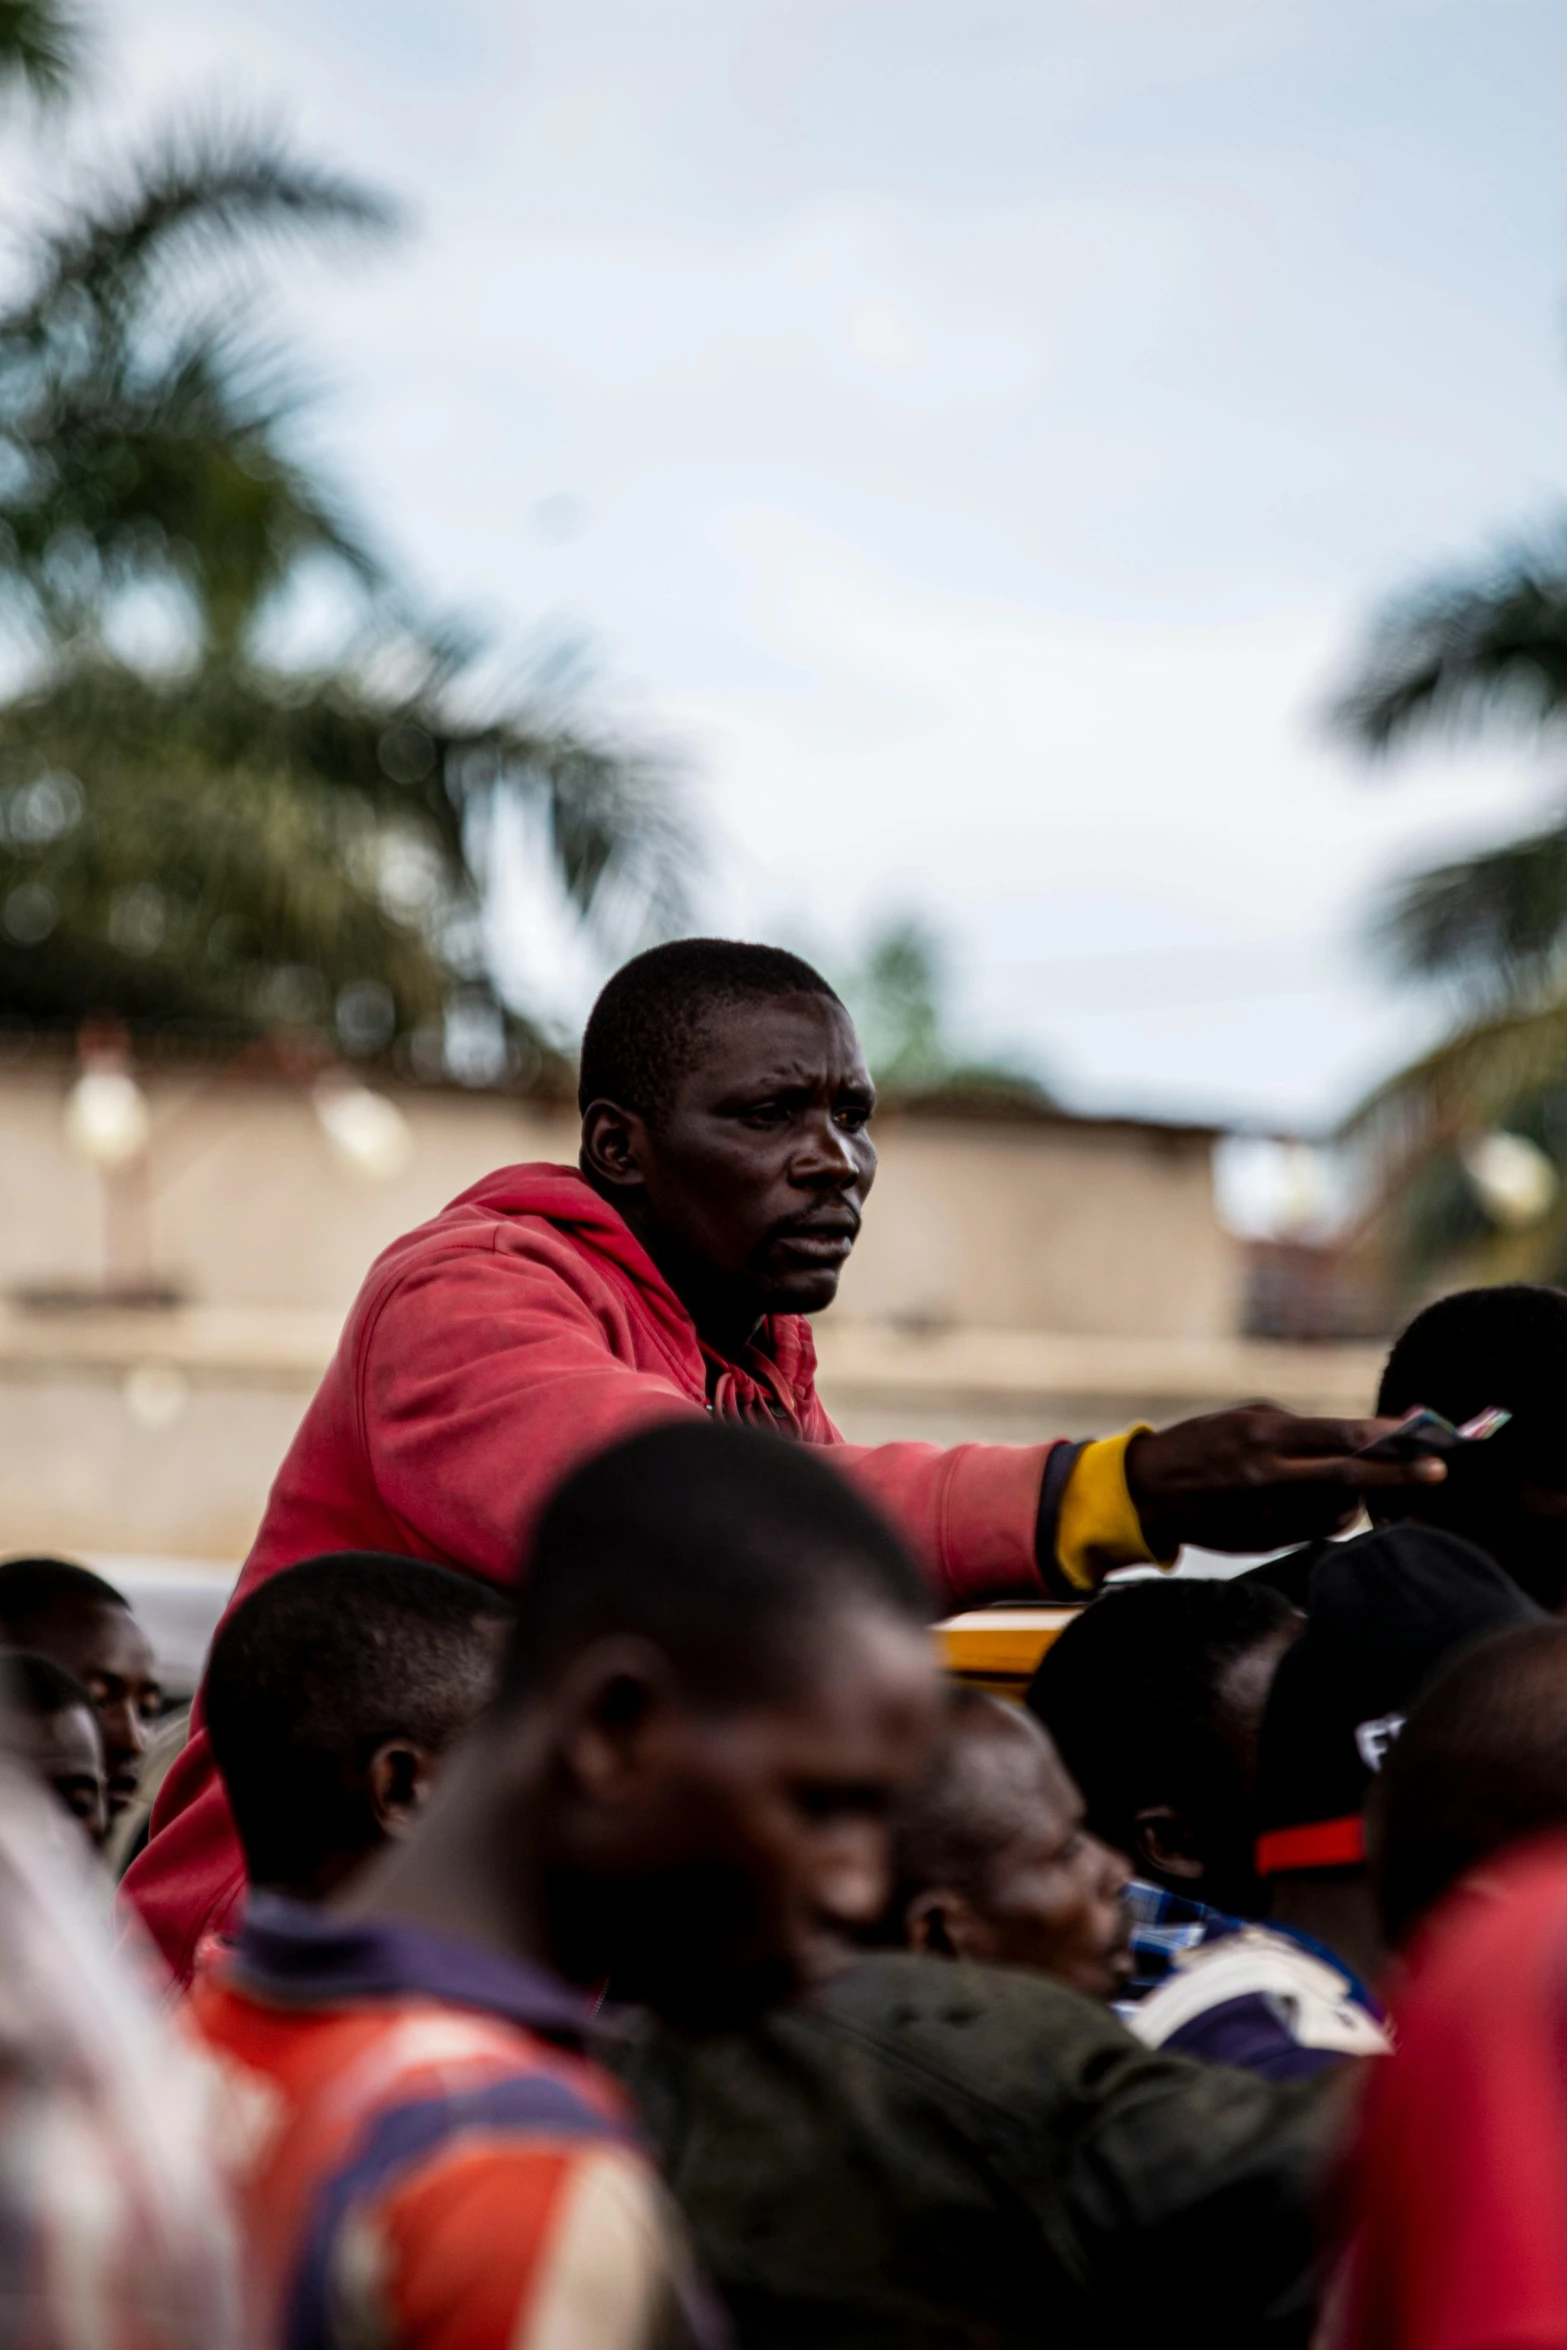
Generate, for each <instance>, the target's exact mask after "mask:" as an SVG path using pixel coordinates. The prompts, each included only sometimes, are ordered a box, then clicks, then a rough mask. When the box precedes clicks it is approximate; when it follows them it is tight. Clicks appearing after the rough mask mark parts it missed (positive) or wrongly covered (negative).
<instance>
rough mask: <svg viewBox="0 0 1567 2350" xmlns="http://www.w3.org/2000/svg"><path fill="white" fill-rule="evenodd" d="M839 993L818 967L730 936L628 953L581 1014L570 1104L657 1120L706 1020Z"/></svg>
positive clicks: (685, 1068)
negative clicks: (739, 1007)
mask: <svg viewBox="0 0 1567 2350" xmlns="http://www.w3.org/2000/svg"><path fill="white" fill-rule="evenodd" d="M791 995H819V996H826V997H827V998H828V999H829V1000H830V1001H831V1002H832V1003H837V1002H838V1001H839V997H838V995H837V993H836V991H835V990H834V989H833V988H831V987H829V986H828V984H827V982H826V980H825V979H824V978H823V977H822V975H821V973H820V972H819V971H815V970H813V969H812V968H811V965H810V964H809V963H806V962H802V960H801V959H800V957H799V956H798V955H791V954H789V953H788V952H787V951H786V950H785V949H784V948H783V947H764V946H749V945H746V944H745V943H743V942H742V941H741V940H739V939H732V938H681V939H675V940H673V941H672V942H671V943H670V944H669V945H667V946H661V947H650V948H649V949H648V951H647V953H646V954H644V955H634V956H633V957H632V959H631V961H630V962H629V963H625V964H623V965H622V966H621V968H620V969H619V970H618V971H617V972H616V973H615V976H614V978H613V979H611V980H610V981H609V982H608V984H607V985H606V986H605V988H604V990H603V992H602V994H601V995H600V996H599V999H598V1002H597V1003H596V1004H595V1005H594V1007H593V1009H592V1011H591V1012H590V1013H589V1014H588V1024H587V1027H586V1029H585V1030H584V1032H583V1038H582V1060H581V1066H580V1073H579V1076H578V1081H577V1103H578V1107H579V1108H580V1109H582V1110H584V1111H585V1110H586V1109H587V1108H588V1105H589V1104H590V1103H591V1102H600V1101H603V1102H613V1103H614V1104H615V1105H616V1107H617V1108H618V1109H622V1110H635V1111H636V1112H637V1113H638V1114H639V1115H640V1116H641V1117H643V1118H648V1119H654V1120H656V1119H658V1118H660V1117H662V1116H663V1115H664V1113H665V1112H666V1111H667V1110H668V1108H669V1106H670V1104H671V1102H672V1101H673V1099H674V1097H675V1094H676V1092H677V1091H678V1090H679V1086H680V1082H681V1080H682V1078H684V1076H685V1075H686V1073H687V1071H688V1070H689V1069H691V1068H692V1066H693V1065H694V1063H695V1061H696V1059H697V1057H698V1055H699V1052H700V1049H701V1044H702V1039H703V1036H704V1034H705V1031H706V1028H707V1025H708V1022H709V1021H710V1020H711V1018H712V1017H713V1015H714V1014H715V1013H717V1012H725V1011H728V1010H729V1008H730V1007H731V1006H732V1005H735V1004H751V1003H765V1002H768V1001H770V1000H772V999H773V998H775V997H778V996H791Z"/></svg>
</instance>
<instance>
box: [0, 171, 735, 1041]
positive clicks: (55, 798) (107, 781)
mask: <svg viewBox="0 0 1567 2350" xmlns="http://www.w3.org/2000/svg"><path fill="white" fill-rule="evenodd" d="M390 218H391V214H390V210H389V208H388V207H387V205H386V204H385V203H384V202H383V201H382V200H381V199H380V198H379V197H377V196H375V195H373V194H372V193H370V192H368V191H366V190H364V189H362V188H360V187H358V186H356V185H355V184H353V183H352V182H349V181H347V180H345V179H343V178H341V177H339V176H337V175H334V174H332V173H329V172H323V171H320V170H318V169H316V168H315V167H313V166H311V165H309V164H305V163H301V162H300V161H299V160H298V159H297V158H295V157H293V156H291V155H289V154H288V153H286V152H285V151H283V150H282V149H280V148H279V147H278V146H277V145H276V144H275V143H273V142H270V141H267V140H264V139H258V138H256V137H255V136H253V135H250V134H244V133H232V132H231V133H221V132H214V133H207V134H203V135H201V136H198V137H192V138H186V139H184V140H180V141H173V142H167V143H165V144H164V145H163V146H161V147H159V148H158V149H156V150H154V151H153V152H152V153H151V154H150V155H148V156H146V157H144V158H143V159H142V160H141V161H140V162H139V163H137V164H136V165H135V166H134V167H133V168H131V169H130V170H128V171H125V172H122V173H120V174H119V175H118V176H117V177H113V178H111V179H109V180H107V181H106V182H105V183H104V185H103V186H102V187H101V188H100V189H99V191H98V192H97V193H96V194H95V195H94V196H93V197H92V198H91V199H90V200H89V201H88V202H87V203H86V204H85V205H83V206H81V207H79V208H77V209H76V210H75V211H74V212H72V213H71V214H69V215H68V216H67V217H65V218H64V219H63V220H60V221H58V222H57V223H56V224H55V225H54V226H53V227H52V228H51V229H50V230H49V231H48V233H47V234H46V235H45V236H43V237H42V239H41V240H40V241H39V244H38V247H37V250H36V252H35V254H34V256H33V263H32V267H31V270H30V273H29V275H28V278H27V282H26V284H25V286H24V288H23V290H22V292H21V293H20V295H19V296H18V297H17V298H16V299H15V300H14V301H13V302H12V303H11V304H10V306H9V307H8V308H7V309H5V310H4V311H3V312H0V593H3V594H8V597H9V602H10V606H11V610H12V613H13V615H14V616H15V617H16V618H17V619H18V620H20V621H22V622H24V623H25V624H26V625H27V626H28V627H29V628H30V630H31V632H32V636H33V640H34V642H35V643H36V644H37V645H38V646H39V647H40V649H41V652H42V666H41V671H40V674H39V675H38V676H37V677H36V678H35V680H34V681H33V683H32V684H31V686H30V687H29V688H28V689H27V690H26V691H24V692H23V693H21V694H19V695H17V696H15V697H13V698H12V700H11V701H10V702H9V703H8V704H3V705H0V1008H3V1009H7V1010H9V1011H10V1013H11V1014H12V1016H13V1017H16V1016H21V1017H25V1018H26V1019H28V1020H30V1021H33V1022H44V1023H46V1024H49V1025H60V1024H63V1023H66V1022H73V1021H75V1020H78V1019H80V1018H81V1017H83V1016H84V1015H86V1014H89V1013H91V1012H95V1011H100V1010H114V1011H118V1012H120V1013H121V1014H122V1015H123V1016H125V1017H128V1018H131V1019H133V1020H135V1021H137V1022H139V1023H141V1022H145V1023H168V1022H178V1023H184V1024H186V1025H195V1026H198V1027H199V1026H208V1027H218V1028H224V1029H231V1028H238V1029H254V1028H256V1027H259V1026H265V1025H267V1024H268V1023H269V1022H275V1021H278V1020H288V1021H292V1022H294V1023H304V1024H306V1025H311V1026H315V1027H317V1028H320V1029H322V1030H324V1031H325V1032H327V1033H329V1034H330V1033H331V1031H332V1029H333V1024H334V1011H335V1008H340V1007H341V1004H342V1002H343V1000H344V993H345V991H349V992H350V993H351V992H352V991H353V990H355V989H357V990H358V991H359V998H360V1000H361V1002H362V1001H363V999H364V996H365V991H366V990H370V991H372V993H376V994H377V1000H378V1001H380V1002H381V1003H382V1004H383V1005H384V1007H385V1021H384V1023H382V1033H381V1035H380V1041H382V1042H386V1041H389V1040H390V1039H391V1038H392V1037H393V1036H406V1035H407V1034H408V1033H410V1032H411V1031H412V1030H413V1029H414V1028H416V1027H418V1026H428V1024H429V1023H430V1022H431V1021H432V1020H433V1019H435V1018H436V1017H437V1016H438V1015H439V1014H440V1013H441V1011H442V1009H443V1007H447V1006H450V1004H451V1003H452V1002H453V1000H454V999H455V998H458V997H461V996H463V995H465V994H466V995H468V996H472V994H473V993H474V992H475V991H476V990H477V991H478V992H479V993H480V994H481V995H482V994H484V993H485V992H486V991H487V990H488V986H489V983H488V981H487V979H486V976H485V970H484V956H483V923H482V920H481V916H482V912H483V902H484V889H485V882H486V872H485V865H486V855H485V851H486V844H487V842H488V841H489V839H490V838H491V837H492V835H493V830H494V825H493V818H494V815H495V812H496V810H497V808H498V806H499V804H500V803H501V802H502V801H511V802H513V803H520V804H523V805H525V806H528V807H530V808H533V809H534V810H536V811H537V812H538V813H539V814H540V815H541V816H542V818H543V834H544V838H545V839H546V841H547V843H548V848H549V854H550V856H551V858H552V861H553V865H554V868H555V871H556V874H557V877H558V879H559V881H560V884H561V887H562V888H563V890H564V892H565V894H566V897H567V899H568V901H569V903H570V904H571V905H573V906H574V907H575V908H576V909H577V911H578V912H579V913H581V914H583V915H585V916H589V917H591V918H593V919H594V920H595V921H597V922H599V923H600V924H602V925H603V926H604V927H605V929H606V931H608V932H610V933H612V934H614V935H616V936H617V937H618V936H622V935H630V934H635V933H636V932H637V931H638V930H639V929H641V928H643V927H646V926H652V927H655V928H656V927H661V926H663V925H665V924H667V923H668V922H669V921H670V920H672V919H673V918H674V916H675V914H676V913H677V912H678V910H679V904H680V893H681V882H682V875H683V871H684V869H685V867H686V865H687V863H688V861H689V855H690V845H689V842H688V840H687V838H686V836H685V833H684V831H683V828H682V825H681V822H680V819H679V816H678V812H677V810H676V807H675V804H674V799H673V795H672V792H671V788H670V781H669V778H668V776H667V774H666V773H664V772H663V771H662V770H661V769H660V768H659V767H658V766H657V765H656V763H654V762H652V761H650V760H648V759H645V758H641V757H638V756H635V755H632V754H630V753H628V752H627V751H626V750H625V749H624V748H622V747H621V746H619V745H617V744H615V743H612V742H610V741H608V740H607V739H605V740H596V739H594V737H593V736H592V734H591V733H589V732H588V731H586V730H585V729H584V728H583V727H582V726H581V725H580V723H578V722H577V721H576V719H575V716H574V714H573V713H572V711H571V710H570V709H569V708H563V707H558V706H557V699H556V698H552V697H549V696H546V695H543V694H538V695H535V696H533V697H531V698H530V697H529V696H527V695H523V696H521V697H519V698H518V699H517V700H516V701H515V702H514V703H513V704H511V705H508V706H505V707H502V708H499V709H493V708H481V707H479V706H478V705H477V703H476V701H475V696H474V691H473V689H472V688H471V687H470V686H469V684H468V682H467V678H466V676H465V671H466V670H467V668H468V667H469V666H470V663H469V657H468V648H466V647H465V646H464V645H463V644H462V643H461V642H459V641H458V640H456V639H455V638H454V637H453V636H452V634H451V632H450V631H448V630H444V629H442V628H439V627H434V626H431V625H428V624H423V625H421V624H418V623H415V622H413V621H411V620H410V619H409V617H408V615H407V613H406V612H405V611H401V610H399V608H398V599H397V598H396V596H395V593H394V591H393V589H392V586H391V583H390V581H389V578H388V574H387V571H386V568H385V565H384V564H383V563H382V561H381V560H380V559H379V558H378V557H377V556H376V555H375V554H374V553H373V551H372V550H371V548H370V546H369V543H368V541H367V540H366V539H365V537H364V536H363V534H362V533H361V532H360V531H359V530H358V529H357V528H356V527H355V526H354V525H353V524H352V523H351V522H350V521H349V520H348V518H347V517H346V514H345V513H344V511H343V509H342V508H341V506H340V504H339V502H338V501H337V500H336V499H335V498H334V497H333V495H332V494H331V492H330V491H329V490H328V489H327V487H326V486H325V485H324V484H323V483H322V481H321V480H320V479H319V478H318V476H317V475H316V474H315V473H314V472H313V471H312V470H311V469H310V468H309V467H307V466H306V465H304V464H302V463H301V461H300V460H299V458H298V457H297V455H295V454H294V452H293V449H292V446H291V428H292V425H293V423H294V419H295V415H296V411H297V407H298V401H297V397H296V396H295V395H294V394H293V393H292V392H291V391H290V389H289V387H288V381H287V370H286V369H285V368H284V367H283V366H282V365H281V363H280V362H279V361H278V359H277V358H276V357H275V356H273V355H271V354H269V353H268V352H267V351H266V350H265V349H264V348H263V346H262V345H261V344H260V342H259V341H258V340H257V339H256V337H255V334H254V331H253V329H252V330H248V331H247V332H246V333H244V334H241V333H240V331H239V330H238V328H237V326H236V323H235V320H236V316H237V315H238V313H239V312H240V311H241V310H242V309H243V310H244V312H245V313H246V315H247V316H248V315H249V314H250V313H251V311H252V310H253V307H254V305H253V301H252V298H251V295H250V292H249V291H248V289H247V286H246V282H245V274H246V272H247V271H248V269H249V268H250V266H251V264H252V261H253V257H254V253H255V250H256V248H257V246H258V244H259V243H260V242H262V241H264V240H267V239H275V238H276V237H278V236H279V235H292V234H296V233H308V234H309V235H311V236H321V235H323V234H326V235H331V234H337V233H340V232H348V233H350V234H353V235H362V234H363V233H365V232H366V231H375V230H380V229H383V228H385V227H386V226H387V225H388V224H389V222H390ZM313 558H325V559H327V560H328V561H329V562H330V563H332V564H333V565H335V566H336V567H337V569H338V570H339V572H340V573H341V574H343V575H344V576H345V577H346V578H347V579H349V580H350V581H351V582H353V583H354V584H355V585H356V587H357V589H358V590H359V591H360V594H361V601H362V602H363V603H364V605H365V609H366V629H365V633H364V635H363V637H362V641H361V642H360V645H359V647H358V650H357V652H356V653H355V654H353V655H352V656H350V657H346V658H345V659H344V660H343V661H342V663H341V664H340V665H339V666H338V667H337V668H336V669H334V670H330V671H323V672H319V673H317V672H309V673H302V672H292V671H283V670H280V669H278V668H276V667H274V666H269V665H267V663H266V662H265V661H264V660H263V659H262V657H261V654H260V651H259V642H260V636H261V631H262V629H263V626H264V623H265V622H266V620H267V618H268V616H269V614H270V613H271V612H272V611H273V610H274V609H275V607H276V606H277V604H278V602H279V601H280V599H281V598H282V597H284V596H285V595H286V594H287V593H288V592H289V591H290V589H291V588H292V587H293V586H294V584H295V582H296V580H297V578H298V575H299V572H300V568H301V566H302V565H304V564H305V563H306V562H308V561H309V560H311V559H313ZM171 592H172V593H173V595H174V596H175V597H176V599H177V601H178V604H179V606H180V608H181V609H182V611H183V613H184V616H185V624H186V625H185V631H184V635H185V645H186V651H185V656H184V658H183V659H182V660H181V661H180V662H179V664H178V665H177V666H175V667H174V668H173V669H164V670H153V669H149V668H147V667H145V666H142V667H138V666H135V665H133V664H132V663H130V662H128V661H127V660H126V659H124V658H123V657H118V656H116V655H115V654H114V652H113V651H112V650H111V647H112V645H113V643H114V642H115V641H116V639H115V633H114V632H115V626H116V622H117V620H118V618H119V617H120V616H121V615H122V614H123V613H124V612H125V611H126V610H127V609H129V610H132V611H134V610H135V609H136V606H137V601H138V599H141V600H142V601H143V602H145V599H146V598H147V596H148V595H149V593H151V594H153V595H159V594H161V595H163V596H165V597H167V596H168V595H169V594H170V593H171ZM376 1025H377V1024H376V1023H375V1022H372V1023H370V1026H369V1028H364V1024H363V1023H361V1028H362V1029H363V1032H364V1033H365V1034H366V1035H368V1034H370V1033H371V1031H372V1030H374V1029H375V1028H376ZM338 1026H339V1027H341V1021H340V1020H339V1021H338Z"/></svg>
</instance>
